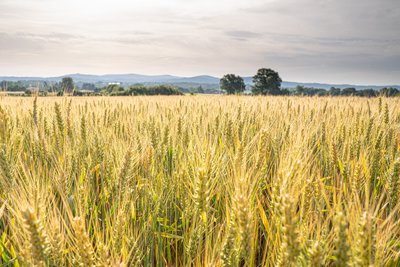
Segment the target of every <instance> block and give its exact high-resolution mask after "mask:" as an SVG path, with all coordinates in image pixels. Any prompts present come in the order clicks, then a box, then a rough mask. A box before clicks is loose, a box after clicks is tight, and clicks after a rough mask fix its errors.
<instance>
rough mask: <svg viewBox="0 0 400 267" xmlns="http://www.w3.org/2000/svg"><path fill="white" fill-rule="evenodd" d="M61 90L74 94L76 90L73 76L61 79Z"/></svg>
mask: <svg viewBox="0 0 400 267" xmlns="http://www.w3.org/2000/svg"><path fill="white" fill-rule="evenodd" d="M61 90H62V91H63V92H64V93H67V94H72V92H73V90H74V80H72V78H71V77H64V78H62V80H61Z"/></svg>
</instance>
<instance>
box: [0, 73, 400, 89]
mask: <svg viewBox="0 0 400 267" xmlns="http://www.w3.org/2000/svg"><path fill="white" fill-rule="evenodd" d="M67 76H68V77H72V78H73V79H74V81H75V82H80V83H105V84H107V83H114V82H120V83H123V84H127V85H129V84H136V83H145V84H149V83H150V84H152V83H154V84H160V83H166V84H177V85H179V84H191V85H193V86H194V85H197V86H200V85H207V87H216V88H217V87H219V79H220V78H218V77H213V76H208V75H201V76H194V77H179V76H173V75H141V74H105V75H90V74H79V73H76V74H68V75H63V76H59V77H12V76H3V77H1V76H0V81H50V82H58V81H61V79H62V78H63V77H67ZM243 79H244V81H245V83H246V84H247V85H251V84H252V77H244V78H243ZM297 85H301V86H305V87H314V88H322V89H329V88H331V87H336V88H341V89H343V88H348V87H353V88H356V89H357V90H362V89H376V90H378V89H381V88H383V87H395V88H397V89H400V85H386V86H383V85H382V86H377V85H352V84H327V83H301V82H288V81H284V82H283V83H282V87H283V88H294V87H296V86H297Z"/></svg>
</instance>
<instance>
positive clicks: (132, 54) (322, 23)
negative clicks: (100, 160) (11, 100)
mask: <svg viewBox="0 0 400 267" xmlns="http://www.w3.org/2000/svg"><path fill="white" fill-rule="evenodd" d="M0 18H1V19H0V76H2V75H14V76H21V75H34V76H55V75H62V74H67V73H78V72H79V73H90V74H105V73H140V74H174V75H182V76H194V75H201V74H209V75H215V76H221V75H223V74H225V73H236V74H240V75H243V76H247V75H254V74H255V72H256V71H257V69H258V68H261V67H270V68H273V69H275V70H277V71H278V72H279V73H280V75H281V76H282V78H283V79H284V80H286V81H299V82H329V83H355V84H400V1H399V0H160V1H156V0H113V1H105V0H79V1H78V0H0Z"/></svg>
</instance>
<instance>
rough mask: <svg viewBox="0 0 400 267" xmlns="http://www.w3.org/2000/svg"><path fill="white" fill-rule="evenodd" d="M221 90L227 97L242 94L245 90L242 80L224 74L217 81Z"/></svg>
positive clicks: (238, 77) (233, 75)
mask: <svg viewBox="0 0 400 267" xmlns="http://www.w3.org/2000/svg"><path fill="white" fill-rule="evenodd" d="M219 85H220V87H221V89H222V90H224V91H226V93H227V94H228V95H231V94H237V93H242V92H243V91H244V89H245V88H246V85H245V84H244V81H243V78H242V77H240V76H239V75H235V74H226V75H224V77H222V78H221V80H220V81H219Z"/></svg>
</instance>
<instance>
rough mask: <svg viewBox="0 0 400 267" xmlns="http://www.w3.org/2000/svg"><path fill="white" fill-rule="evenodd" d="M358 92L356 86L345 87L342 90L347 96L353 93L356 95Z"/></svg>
mask: <svg viewBox="0 0 400 267" xmlns="http://www.w3.org/2000/svg"><path fill="white" fill-rule="evenodd" d="M356 93H357V90H356V88H352V87H351V88H344V89H343V90H342V95H345V96H351V95H356Z"/></svg>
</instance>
